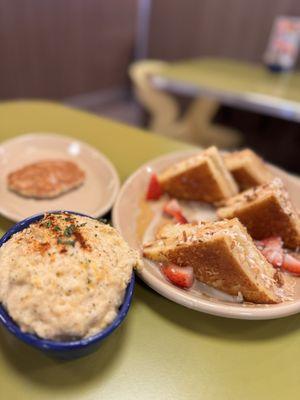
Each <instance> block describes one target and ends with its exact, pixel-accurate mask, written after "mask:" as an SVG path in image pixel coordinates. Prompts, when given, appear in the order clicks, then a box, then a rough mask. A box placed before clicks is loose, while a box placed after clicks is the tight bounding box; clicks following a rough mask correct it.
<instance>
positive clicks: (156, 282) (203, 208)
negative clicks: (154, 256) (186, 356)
mask: <svg viewBox="0 0 300 400" xmlns="http://www.w3.org/2000/svg"><path fill="white" fill-rule="evenodd" d="M193 154H195V151H188V152H180V153H172V154H168V155H166V156H163V157H160V158H157V159H155V160H153V161H149V162H148V163H147V164H145V165H144V166H142V167H141V168H139V169H138V170H137V171H136V172H135V173H134V174H133V175H131V176H130V177H129V178H128V179H127V181H126V182H125V184H124V185H123V187H122V189H121V191H120V193H119V196H118V198H117V200H116V203H115V206H114V208H113V215H112V218H113V224H114V226H115V227H116V228H117V229H118V230H119V231H120V232H121V234H122V236H123V237H124V239H125V240H126V241H127V242H128V243H129V244H130V245H131V246H132V247H134V248H137V249H141V244H142V241H143V240H145V238H146V237H145V235H146V236H148V235H150V236H151V224H152V225H155V224H156V221H155V218H154V219H153V218H149V221H146V222H145V221H144V222H145V227H142V228H141V219H140V218H141V217H140V216H141V214H142V213H141V208H143V213H144V214H145V220H147V214H148V212H149V208H147V207H150V206H147V205H146V208H144V207H145V204H144V203H143V202H142V199H144V197H145V193H146V189H147V185H148V183H149V176H150V174H151V173H152V171H156V172H159V171H161V170H163V169H165V168H166V167H167V166H169V165H172V164H174V163H175V162H177V161H179V160H182V159H184V158H187V157H189V156H191V155H193ZM270 168H271V169H272V170H273V172H274V173H275V174H276V175H277V176H280V177H281V178H282V179H283V180H284V182H285V184H286V186H287V187H288V189H289V192H290V195H291V197H292V199H293V201H294V203H295V204H296V206H297V207H300V199H299V192H300V180H299V179H298V178H297V177H294V176H292V175H290V174H288V173H286V172H284V171H282V170H281V169H279V168H277V167H273V166H270ZM154 203H156V204H154V208H156V207H157V208H161V205H160V204H159V203H157V202H154ZM142 204H144V205H142ZM151 207H153V206H151ZM197 209H198V214H199V216H200V217H201V218H203V219H206V220H207V219H212V218H215V211H214V209H213V208H212V207H210V206H208V205H204V204H202V203H197ZM150 219H151V222H150ZM158 219H159V218H158ZM138 221H139V222H138ZM142 225H143V224H142ZM139 231H142V232H139ZM142 236H143V238H142ZM140 276H141V278H142V279H143V280H144V281H145V282H146V283H147V284H148V285H149V286H150V287H152V288H153V289H154V290H156V291H157V292H158V293H160V294H161V295H163V296H165V297H167V298H168V299H170V300H173V301H175V302H176V303H179V304H182V305H184V306H186V307H188V308H192V309H194V310H198V311H203V312H206V313H209V314H214V315H219V316H223V317H228V318H238V319H272V318H279V317H284V316H288V315H291V314H295V313H298V312H300V278H291V279H295V281H296V286H295V299H294V300H293V301H289V302H285V303H280V304H272V305H267V304H249V303H245V304H243V303H237V302H233V301H231V296H228V295H226V294H223V293H221V292H219V291H216V290H215V289H213V288H211V287H209V286H207V285H204V284H201V283H196V284H195V285H194V286H193V287H192V288H191V289H190V290H183V289H180V288H177V287H176V286H174V285H172V284H171V283H169V282H168V281H167V280H166V279H165V278H164V277H163V276H162V274H161V272H160V270H159V268H157V266H156V265H155V264H154V263H152V262H150V261H149V260H146V259H144V268H143V270H142V271H141V272H140Z"/></svg>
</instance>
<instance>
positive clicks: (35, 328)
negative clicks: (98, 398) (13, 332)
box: [0, 213, 141, 341]
mask: <svg viewBox="0 0 300 400" xmlns="http://www.w3.org/2000/svg"><path fill="white" fill-rule="evenodd" d="M140 265H141V261H140V258H139V256H138V254H137V252H136V251H134V250H132V249H130V248H129V246H128V245H127V243H126V242H125V241H124V240H123V239H122V238H121V236H120V235H119V233H118V232H117V231H116V230H115V229H114V228H112V227H110V226H108V225H106V224H103V223H101V222H99V221H97V220H95V219H92V218H89V217H85V216H80V215H77V214H72V213H49V214H45V216H44V218H42V219H41V220H39V221H37V222H36V223H32V224H31V225H29V226H28V227H27V228H25V229H23V230H22V231H20V232H18V233H16V234H14V235H13V236H12V237H11V238H10V239H9V240H8V241H7V242H5V243H4V244H3V245H2V247H1V248H0V302H1V303H2V305H3V306H4V307H5V309H6V310H7V312H8V313H9V315H10V316H11V317H12V318H13V320H14V321H15V322H16V323H17V324H18V326H19V327H20V329H21V330H22V331H23V332H28V333H34V334H36V335H37V336H39V337H41V338H44V339H50V340H57V341H68V340H75V339H79V338H87V337H90V336H93V335H95V334H96V333H98V332H100V331H101V330H103V329H104V328H106V327H107V326H108V325H109V324H110V323H112V321H113V320H114V319H115V317H116V315H117V313H118V309H119V307H120V305H121V304H122V301H123V298H124V294H125V290H126V287H127V285H128V283H129V281H130V278H131V276H132V271H133V268H136V267H139V266H140Z"/></svg>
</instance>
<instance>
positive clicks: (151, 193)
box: [146, 173, 163, 200]
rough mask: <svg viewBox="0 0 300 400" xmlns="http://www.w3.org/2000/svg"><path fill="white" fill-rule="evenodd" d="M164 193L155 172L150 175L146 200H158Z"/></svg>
mask: <svg viewBox="0 0 300 400" xmlns="http://www.w3.org/2000/svg"><path fill="white" fill-rule="evenodd" d="M162 194H163V191H162V188H161V186H160V184H159V181H158V178H157V175H156V174H155V173H153V174H152V175H151V177H150V182H149V186H148V190H147V194H146V200H158V199H159V198H160V197H161V195H162Z"/></svg>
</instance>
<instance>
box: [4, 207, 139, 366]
mask: <svg viewBox="0 0 300 400" xmlns="http://www.w3.org/2000/svg"><path fill="white" fill-rule="evenodd" d="M51 212H52V213H60V212H64V211H51ZM67 212H70V213H72V214H77V215H81V216H85V217H88V216H87V215H84V214H80V213H76V212H73V211H67ZM43 216H44V214H43V213H42V214H37V215H34V216H32V217H29V218H26V219H24V220H23V221H21V222H18V223H17V224H16V225H14V226H13V227H12V228H11V229H9V230H8V231H7V232H6V234H5V235H4V236H2V238H1V239H0V247H1V246H2V245H3V243H5V242H6V241H7V240H8V239H9V238H10V237H11V236H12V235H13V234H15V233H17V232H19V231H22V230H23V229H25V228H27V227H28V226H29V225H30V224H31V223H33V222H36V221H39V220H40V219H42V218H43ZM89 218H91V217H89ZM134 283H135V277H134V273H133V274H132V277H131V280H130V282H129V284H128V286H127V289H126V292H125V297H124V302H123V304H122V305H121V306H120V308H119V312H118V315H117V317H116V318H115V320H114V321H113V322H112V323H111V324H110V325H109V326H108V327H107V328H105V329H104V330H102V331H101V332H99V333H97V334H96V335H94V336H91V337H89V338H86V339H80V340H74V341H71V342H59V341H54V340H46V339H41V338H39V337H38V336H36V335H34V334H31V333H25V332H22V331H21V329H20V328H19V326H18V325H17V324H16V323H15V322H14V321H13V319H12V318H11V317H10V316H9V314H8V313H7V311H6V310H5V308H4V307H2V305H1V304H0V322H1V323H2V324H3V326H4V327H5V328H6V329H7V330H8V331H9V332H10V333H12V334H13V335H14V336H15V337H17V338H18V339H20V340H22V341H23V342H25V343H27V344H29V345H30V346H32V347H35V348H36V349H39V350H41V351H43V352H45V353H47V354H49V355H51V356H54V357H58V358H63V359H72V358H78V357H82V356H85V355H87V354H89V353H91V352H93V351H95V350H96V349H98V347H99V346H100V345H101V342H102V341H103V340H104V339H105V338H106V337H107V336H109V335H110V334H111V333H112V332H113V331H114V330H115V329H116V328H118V326H119V325H120V324H121V322H122V321H123V320H124V318H125V317H126V314H127V312H128V309H129V307H130V303H131V299H132V295H133V289H134Z"/></svg>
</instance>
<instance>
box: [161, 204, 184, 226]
mask: <svg viewBox="0 0 300 400" xmlns="http://www.w3.org/2000/svg"><path fill="white" fill-rule="evenodd" d="M163 211H164V213H166V214H167V215H169V216H170V217H173V218H175V219H176V221H177V222H178V223H179V224H186V223H187V222H188V221H187V219H186V218H185V216H184V215H183V213H182V210H181V208H180V205H179V204H178V201H177V200H175V199H172V200H169V201H168V202H167V203H166V204H165V205H164V208H163Z"/></svg>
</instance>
